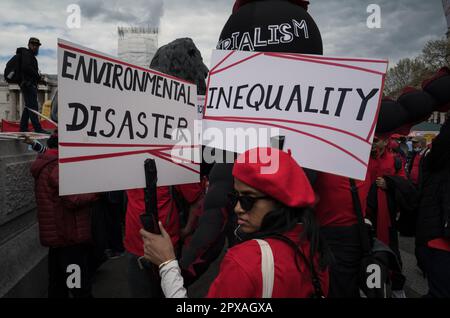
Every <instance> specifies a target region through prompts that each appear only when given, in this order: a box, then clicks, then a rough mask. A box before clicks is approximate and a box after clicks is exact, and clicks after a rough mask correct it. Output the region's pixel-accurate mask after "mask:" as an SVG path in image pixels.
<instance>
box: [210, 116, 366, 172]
mask: <svg viewBox="0 0 450 318" xmlns="http://www.w3.org/2000/svg"><path fill="white" fill-rule="evenodd" d="M210 120H215V119H214V118H212V119H210ZM218 121H230V122H241V123H247V124H258V125H264V126H271V127H276V128H280V129H285V130H290V131H293V132H295V133H298V134H301V135H305V136H308V137H311V138H313V139H317V140H319V141H322V142H324V143H326V144H328V145H330V146H332V147H334V148H336V149H338V150H339V151H341V152H343V153H345V154H347V155H348V156H350V157H352V158H353V159H355V160H356V161H358V162H359V163H361V164H362V165H363V166H365V167H367V166H368V165H367V164H366V163H365V162H364V160H362V159H360V158H358V157H357V156H356V155H355V154H353V153H352V152H350V151H348V150H346V149H344V148H342V147H341V146H339V145H337V144H335V143H333V142H331V141H328V140H326V139H324V138H321V137H318V136H315V135H313V134H310V133H307V132H304V131H301V130H298V129H294V128H291V127H286V126H282V125H277V124H271V123H266V122H261V121H256V120H243V119H239V120H236V119H234V120H224V119H219V120H218Z"/></svg>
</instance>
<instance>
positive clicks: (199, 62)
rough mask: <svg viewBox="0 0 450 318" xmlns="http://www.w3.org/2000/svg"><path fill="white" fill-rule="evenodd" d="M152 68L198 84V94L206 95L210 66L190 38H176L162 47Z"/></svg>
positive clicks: (154, 58)
mask: <svg viewBox="0 0 450 318" xmlns="http://www.w3.org/2000/svg"><path fill="white" fill-rule="evenodd" d="M150 68H152V69H154V70H156V71H160V72H162V73H164V74H167V75H171V76H175V77H178V78H181V79H184V80H186V81H189V82H192V83H194V84H196V85H197V94H199V95H205V92H206V77H207V76H208V72H209V70H208V67H206V65H205V64H204V63H203V58H202V54H201V53H200V51H199V50H198V49H197V47H196V46H195V44H194V41H192V39H190V38H181V39H176V40H175V41H172V42H170V43H169V44H166V45H164V46H162V47H160V48H159V49H158V50H157V51H156V54H155V56H154V57H153V59H152V61H151V63H150Z"/></svg>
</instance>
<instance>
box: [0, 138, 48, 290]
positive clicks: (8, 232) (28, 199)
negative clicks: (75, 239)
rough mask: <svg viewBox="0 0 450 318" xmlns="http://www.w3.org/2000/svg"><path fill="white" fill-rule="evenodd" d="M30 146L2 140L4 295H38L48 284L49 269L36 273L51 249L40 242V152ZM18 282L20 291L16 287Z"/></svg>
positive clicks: (0, 273)
mask: <svg viewBox="0 0 450 318" xmlns="http://www.w3.org/2000/svg"><path fill="white" fill-rule="evenodd" d="M27 148H28V147H27V145H24V144H23V143H21V142H19V141H14V140H8V141H4V140H0V297H4V296H5V295H6V296H7V295H8V294H12V295H13V296H14V297H38V296H41V295H39V294H40V293H45V289H46V288H47V286H46V283H45V280H46V273H36V267H37V266H38V265H39V264H41V263H43V262H45V258H46V256H47V249H46V248H44V247H42V246H41V245H40V243H39V232H38V226H37V219H36V203H35V199H34V191H33V188H34V180H33V177H32V176H31V174H30V166H31V164H32V162H33V160H34V159H35V157H36V155H35V153H33V152H32V151H28V149H27ZM30 273H34V274H33V276H36V277H29V274H30ZM24 281H26V282H28V283H27V284H24ZM37 282H39V283H38V284H36V283H37ZM27 285H30V286H27ZM32 285H33V286H32ZM17 286H20V292H17V291H15V290H14V289H15V288H16V289H17Z"/></svg>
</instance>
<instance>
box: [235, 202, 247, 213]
mask: <svg viewBox="0 0 450 318" xmlns="http://www.w3.org/2000/svg"><path fill="white" fill-rule="evenodd" d="M234 213H236V214H243V213H245V210H244V209H243V208H242V207H241V203H240V202H239V201H238V202H237V203H236V206H235V207H234Z"/></svg>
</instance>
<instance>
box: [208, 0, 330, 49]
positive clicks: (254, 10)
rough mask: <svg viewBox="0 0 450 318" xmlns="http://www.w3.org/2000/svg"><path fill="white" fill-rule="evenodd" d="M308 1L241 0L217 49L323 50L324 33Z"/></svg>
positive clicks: (225, 27) (237, 3)
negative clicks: (322, 35) (310, 12)
mask: <svg viewBox="0 0 450 318" xmlns="http://www.w3.org/2000/svg"><path fill="white" fill-rule="evenodd" d="M307 4H308V2H307V1H298V0H296V1H293V0H253V1H242V0H238V1H237V2H236V4H235V7H234V10H233V11H234V13H233V14H232V15H231V16H230V18H229V19H228V21H227V23H226V24H225V26H224V28H223V30H222V33H221V35H220V39H219V43H218V44H217V49H221V50H241V51H262V52H286V53H303V54H318V55H322V54H323V46H322V37H321V35H320V31H319V28H318V27H317V25H316V23H315V22H314V20H313V18H312V17H311V16H310V15H309V14H308V13H307V12H306V10H305V7H307Z"/></svg>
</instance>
